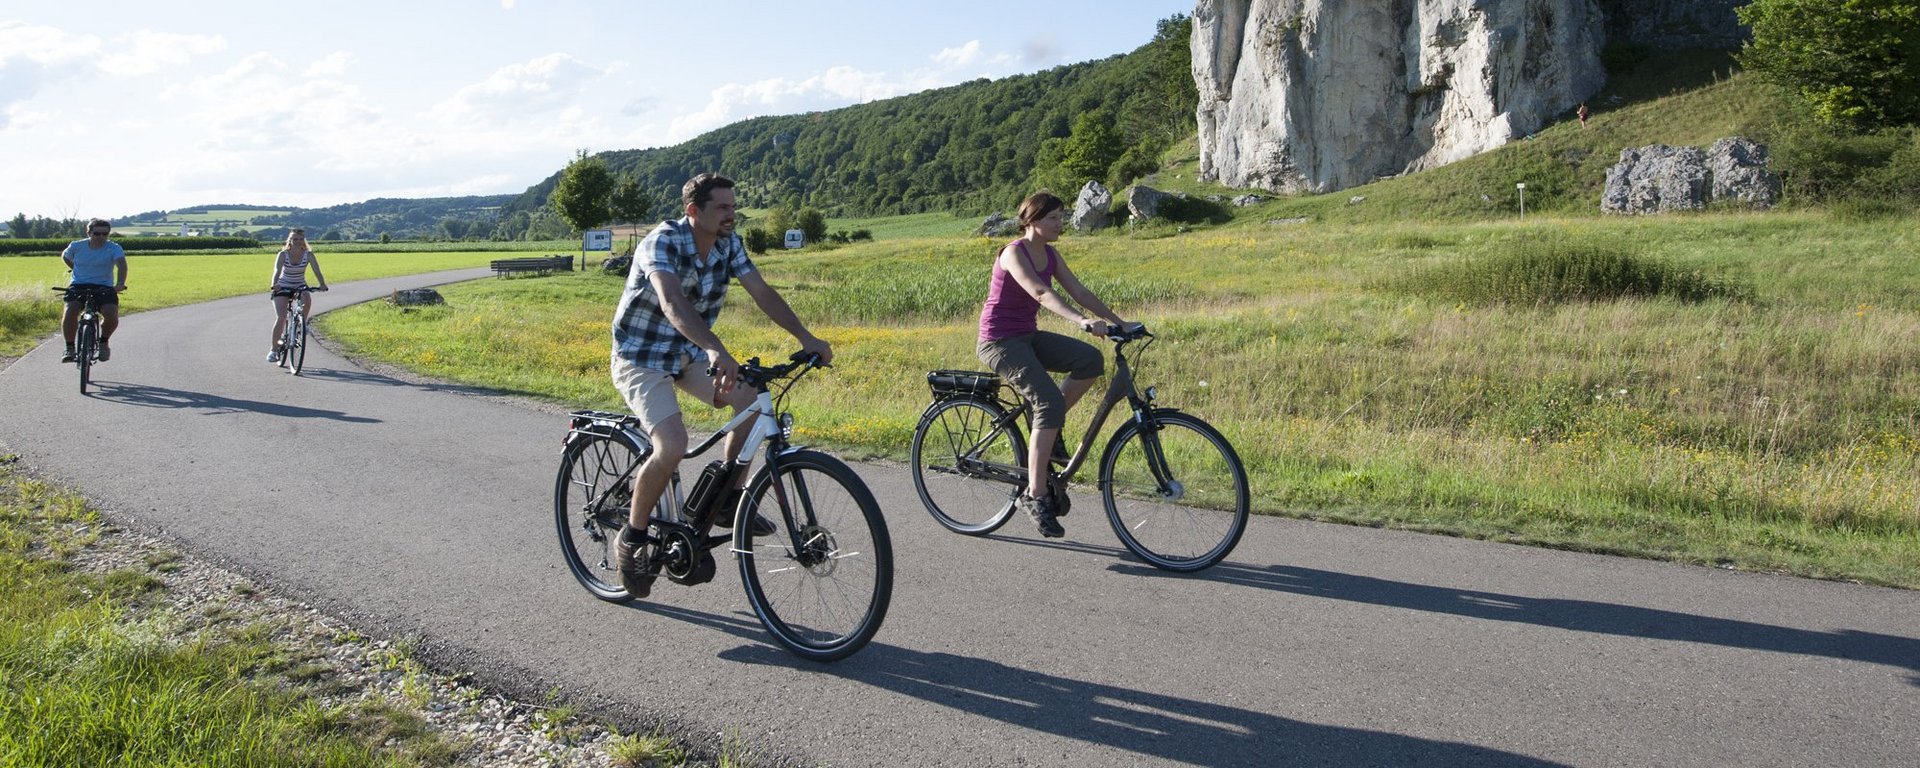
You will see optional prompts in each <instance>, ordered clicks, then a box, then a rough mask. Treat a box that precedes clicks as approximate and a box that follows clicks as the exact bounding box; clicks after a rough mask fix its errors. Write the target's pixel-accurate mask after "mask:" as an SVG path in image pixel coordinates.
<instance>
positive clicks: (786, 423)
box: [779, 413, 793, 438]
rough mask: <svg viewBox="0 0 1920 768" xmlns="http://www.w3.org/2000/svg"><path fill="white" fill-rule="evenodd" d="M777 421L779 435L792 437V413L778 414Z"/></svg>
mask: <svg viewBox="0 0 1920 768" xmlns="http://www.w3.org/2000/svg"><path fill="white" fill-rule="evenodd" d="M779 422H780V436H781V437H785V438H792V437H793V414H792V413H783V414H780V419H779Z"/></svg>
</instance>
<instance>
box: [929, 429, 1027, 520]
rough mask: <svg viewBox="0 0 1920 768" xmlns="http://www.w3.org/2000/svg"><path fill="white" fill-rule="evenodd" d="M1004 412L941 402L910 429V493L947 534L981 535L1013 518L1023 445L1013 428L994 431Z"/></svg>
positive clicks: (1023, 477)
mask: <svg viewBox="0 0 1920 768" xmlns="http://www.w3.org/2000/svg"><path fill="white" fill-rule="evenodd" d="M1005 413H1006V412H1005V411H1003V410H1001V409H1000V407H999V406H997V405H990V404H987V403H983V402H980V401H977V400H964V399H955V400H943V401H940V402H938V403H934V404H933V407H931V408H928V409H927V412H926V415H924V416H921V417H920V424H919V425H918V426H916V427H914V430H913V449H912V457H913V459H912V460H913V490H914V491H916V492H918V493H919V494H920V503H922V504H925V505H926V507H927V512H929V513H931V514H932V515H933V519H934V520H935V521H937V522H939V523H940V524H941V525H942V526H945V527H946V529H947V530H949V531H953V532H954V533H964V534H967V535H970V536H981V535H985V534H989V533H992V532H994V531H995V530H997V529H998V528H999V527H1000V526H1002V525H1005V524H1006V522H1007V519H1008V518H1010V517H1012V516H1013V502H1014V499H1015V497H1017V496H1019V494H1020V488H1021V486H1022V485H1023V484H1024V483H1025V481H1026V475H1027V469H1026V467H1027V445H1026V441H1025V440H1023V439H1021V437H1020V432H1019V430H1018V429H1016V428H1015V427H1014V426H1013V425H1012V424H1007V425H1005V426H1003V427H1001V428H1000V429H997V430H996V429H994V425H995V424H997V423H1000V420H1001V417H1002V416H1004V415H1005ZM999 475H1004V477H1002V476H999Z"/></svg>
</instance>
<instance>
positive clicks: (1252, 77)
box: [1193, 0, 1618, 193]
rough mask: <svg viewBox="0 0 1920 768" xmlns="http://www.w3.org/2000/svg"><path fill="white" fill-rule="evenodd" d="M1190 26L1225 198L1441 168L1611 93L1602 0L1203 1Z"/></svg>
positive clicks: (1202, 117) (1327, 187) (1207, 147)
mask: <svg viewBox="0 0 1920 768" xmlns="http://www.w3.org/2000/svg"><path fill="white" fill-rule="evenodd" d="M1615 1H1616V2H1617V1H1618V0H1615ZM1193 19H1194V24H1193V67H1194V79H1195V81H1196V82H1197V83H1198V84H1199V86H1200V108H1199V124H1200V125H1199V130H1200V135H1199V143H1200V172H1201V175H1202V176H1203V178H1206V179H1209V180H1214V181H1218V182H1220V183H1222V184H1225V185H1227V186H1231V187H1242V188H1246V187H1259V188H1264V189H1270V190H1274V191H1277V192H1314V193H1320V192H1331V191H1334V190H1338V189H1342V188H1345V187H1350V186H1354V185H1357V184H1364V183H1366V182H1369V181H1372V180H1374V179H1376V178H1378V177H1381V176H1391V175H1395V174H1399V173H1405V172H1409V171H1418V170H1424V169H1427V168H1432V167H1436V166H1439V165H1444V164H1446V163H1450V162H1453V161H1455V160H1459V159H1461V158H1465V157H1468V156H1471V155H1474V154H1476V153H1479V152H1484V151H1486V150H1489V149H1493V148H1495V147H1498V146H1500V145H1502V144H1504V143H1506V142H1508V141H1510V140H1512V139H1515V138H1519V137H1523V136H1525V135H1527V134H1528V133H1531V132H1533V131H1535V130H1537V129H1538V128H1539V127H1540V126H1542V125H1543V124H1544V123H1545V121H1546V120H1547V119H1549V118H1550V117H1552V116H1555V115H1558V114H1562V113H1565V112H1566V111H1568V110H1571V109H1572V108H1574V107H1575V106H1576V105H1578V104H1579V103H1580V101H1581V100H1582V99H1585V98H1586V97H1588V96H1589V95H1591V94H1593V93H1594V92H1595V91H1597V90H1599V89H1600V87H1601V85H1603V84H1604V82H1605V73H1604V70H1603V68H1602V67H1601V64H1600V49H1601V46H1602V44H1603V43H1604V39H1605V34H1606V32H1605V25H1606V23H1607V22H1606V18H1605V15H1604V14H1603V13H1602V11H1601V10H1600V7H1599V6H1598V5H1597V4H1596V0H1364V2H1357V1H1352V0H1347V1H1342V0H1198V2H1197V4H1196V7H1195V9H1194V16H1193Z"/></svg>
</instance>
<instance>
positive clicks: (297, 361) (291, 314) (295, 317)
mask: <svg viewBox="0 0 1920 768" xmlns="http://www.w3.org/2000/svg"><path fill="white" fill-rule="evenodd" d="M324 290H326V288H324V287H322V288H302V289H300V290H297V291H291V292H289V293H288V294H287V299H288V301H287V325H286V328H284V329H283V330H281V332H280V363H279V365H280V367H282V368H285V369H287V372H288V373H291V374H293V375H295V376H298V375H300V367H301V366H302V365H304V364H306V362H307V333H308V331H307V294H308V293H310V292H312V291H324Z"/></svg>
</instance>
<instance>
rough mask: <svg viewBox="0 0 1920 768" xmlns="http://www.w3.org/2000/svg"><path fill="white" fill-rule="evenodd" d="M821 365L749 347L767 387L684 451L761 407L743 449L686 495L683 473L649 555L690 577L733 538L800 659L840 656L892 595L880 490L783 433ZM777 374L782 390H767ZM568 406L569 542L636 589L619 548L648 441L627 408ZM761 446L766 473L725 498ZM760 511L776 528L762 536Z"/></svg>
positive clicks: (570, 554) (563, 531) (577, 554)
mask: <svg viewBox="0 0 1920 768" xmlns="http://www.w3.org/2000/svg"><path fill="white" fill-rule="evenodd" d="M814 367H816V358H815V357H813V356H812V355H810V354H807V355H795V356H794V357H793V359H792V360H791V361H790V362H788V363H785V364H782V365H773V366H763V365H761V364H760V359H759V358H753V359H751V360H748V361H747V363H746V364H745V365H742V366H741V367H740V381H741V383H742V384H743V385H745V386H750V387H753V388H754V389H757V390H759V392H760V394H759V396H758V397H757V398H756V399H755V400H754V403H753V406H752V407H750V408H748V409H747V410H744V411H741V412H740V413H739V414H738V415H736V416H735V417H734V418H733V420H731V421H729V422H728V423H727V425H726V426H724V427H721V428H720V429H719V431H717V432H715V433H714V434H713V435H712V436H711V437H709V438H707V439H706V440H705V441H704V442H702V443H700V445H698V446H697V447H694V448H693V449H691V450H689V451H687V457H688V458H692V457H694V456H698V455H701V454H703V453H706V452H707V450H708V449H710V448H712V447H713V446H715V445H717V444H719V443H720V442H721V440H722V439H723V438H724V437H725V436H726V435H727V433H729V432H731V431H733V429H734V428H735V427H737V426H740V425H741V424H743V423H746V422H747V421H748V420H752V421H753V427H752V432H751V433H750V435H749V437H748V438H747V441H746V445H745V446H744V447H743V448H742V449H741V451H740V458H739V459H737V460H735V461H734V462H733V463H732V464H731V465H729V464H728V462H727V461H726V460H725V459H721V460H717V461H714V462H711V463H709V464H708V465H707V466H706V468H705V469H704V470H703V471H702V472H701V473H700V476H699V478H698V479H697V480H695V481H694V483H693V486H692V488H691V490H689V491H687V492H686V493H685V494H682V492H681V487H680V485H681V484H680V476H679V473H677V472H676V473H675V474H674V476H673V479H672V481H671V482H670V483H669V485H668V488H667V492H666V493H663V494H661V498H660V502H659V503H658V504H657V505H656V506H655V507H654V511H653V514H652V515H651V518H650V519H649V520H648V525H647V545H646V551H645V553H644V557H645V558H646V562H647V568H648V569H649V570H650V571H652V572H654V573H657V574H664V575H665V576H666V577H667V579H668V580H670V581H672V582H674V583H676V584H682V585H687V586H692V585H695V584H702V583H705V582H707V581H710V580H712V579H713V577H714V572H715V570H716V566H715V564H714V558H713V550H714V549H715V548H717V547H720V546H722V545H724V544H727V543H729V542H731V543H732V545H733V546H732V551H733V554H734V555H735V556H736V557H737V558H738V559H739V562H740V581H741V582H742V586H744V587H745V588H746V591H747V600H748V602H750V603H752V604H753V610H754V613H755V614H757V615H758V616H759V617H760V623H761V624H763V625H765V626H766V628H767V631H768V632H771V633H773V638H774V640H776V641H778V642H779V643H780V645H782V646H784V647H785V648H786V649H787V650H788V651H790V652H792V653H793V654H794V655H797V656H800V657H802V658H806V659H812V660H814V661H833V660H836V659H841V658H845V657H847V656H848V655H850V654H852V653H854V652H855V651H858V650H860V649H861V648H862V647H864V646H865V645H866V644H867V641H869V640H872V639H873V635H874V633H876V632H878V631H879V630H880V622H881V621H883V620H884V619H885V618H886V615H887V603H888V601H889V600H890V599H891V597H892V594H893V542H892V540H891V539H890V538H889V537H888V535H887V523H886V520H885V519H884V518H882V517H881V515H880V505H879V503H877V502H875V501H874V498H873V493H872V491H870V490H868V488H867V485H866V483H865V482H863V481H861V479H860V476H859V475H857V474H855V473H854V471H853V469H852V468H851V467H848V466H847V465H846V464H845V463H844V462H842V461H840V460H839V459H836V458H834V457H833V456H830V455H827V454H825V453H821V452H819V451H814V450H808V449H807V448H804V447H801V446H794V445H791V444H789V442H788V441H789V439H790V438H791V437H792V435H793V415H792V414H791V413H787V412H784V411H781V410H780V405H781V403H782V401H783V400H784V399H785V397H786V394H787V392H788V391H790V390H791V389H792V388H793V385H794V384H795V383H796V382H798V381H799V380H800V377H802V376H804V375H806V373H807V371H809V370H812V369H813V368H814ZM783 382H784V386H781V384H782V383H783ZM776 386H777V387H779V390H780V391H779V393H778V394H777V395H775V394H772V393H771V392H770V390H771V389H772V388H774V387H776ZM568 418H569V423H568V428H567V437H566V447H565V450H563V451H562V453H561V456H560V474H559V477H558V478H557V479H556V480H555V481H554V489H553V515H554V526H555V528H556V529H557V531H558V532H559V535H560V551H561V555H562V556H563V557H564V558H565V559H566V562H567V569H568V570H570V571H572V572H573V577H574V578H575V579H577V580H578V581H579V582H580V585H581V586H583V587H586V588H587V591H588V592H591V593H593V596H594V597H598V598H600V599H602V600H606V601H609V602H615V603H624V602H627V601H629V600H632V599H633V597H632V595H629V594H628V593H627V590H626V589H625V588H624V587H622V586H621V584H620V577H619V574H618V573H617V572H616V571H615V570H614V567H613V548H614V543H615V537H617V536H618V535H619V532H620V528H621V526H622V525H623V524H625V523H626V520H627V511H628V505H629V503H630V502H631V500H632V498H633V478H634V473H635V472H636V471H638V470H639V468H640V464H641V462H644V461H645V460H646V458H647V455H648V454H649V453H650V452H651V451H652V450H653V445H652V441H650V440H649V439H648V438H647V436H646V433H645V432H644V431H642V430H641V429H640V423H639V419H638V418H636V417H634V416H631V415H628V414H624V413H607V412H602V411H591V410H583V411H574V412H573V413H570V414H568ZM763 445H764V446H765V448H766V451H765V454H764V456H765V461H764V463H763V464H762V466H761V467H760V470H759V472H757V473H755V474H754V476H753V479H752V480H751V481H750V482H749V483H748V484H747V486H746V490H745V492H744V493H742V494H740V496H739V500H738V502H736V503H734V504H733V505H732V507H731V508H727V506H726V504H727V500H728V499H729V497H730V494H728V493H727V489H729V488H732V487H733V482H734V480H736V479H737V478H738V477H739V474H738V473H741V472H746V471H748V467H749V466H750V465H751V464H752V462H753V457H754V454H755V453H756V452H757V451H759V449H760V447H761V446H763ZM721 515H728V516H730V518H731V520H732V521H733V531H732V533H731V534H720V535H713V534H712V529H713V528H714V527H715V523H716V521H717V520H719V519H721V518H720V516H721ZM756 516H758V517H759V518H764V519H765V520H766V521H768V522H771V523H772V524H773V530H772V531H771V532H767V531H765V530H762V531H760V532H759V533H762V534H764V535H759V536H756V535H754V533H755V532H754V531H753V530H751V529H753V528H754V527H756V525H755V522H754V521H755V520H756Z"/></svg>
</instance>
